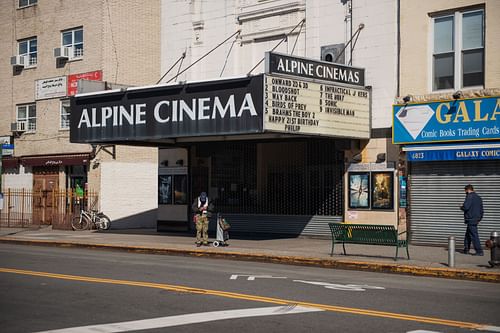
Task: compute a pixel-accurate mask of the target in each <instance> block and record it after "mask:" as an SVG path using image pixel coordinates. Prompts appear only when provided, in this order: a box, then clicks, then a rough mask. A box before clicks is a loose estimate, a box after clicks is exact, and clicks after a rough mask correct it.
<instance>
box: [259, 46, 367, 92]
mask: <svg viewBox="0 0 500 333" xmlns="http://www.w3.org/2000/svg"><path fill="white" fill-rule="evenodd" d="M266 73H267V74H273V73H276V74H285V75H291V76H295V77H297V76H298V77H303V78H309V79H317V80H322V81H331V82H334V83H344V84H349V85H355V86H360V87H364V86H365V70H364V69H362V68H355V67H350V66H343V65H340V64H335V63H332V62H327V61H317V60H312V59H305V58H299V57H291V56H288V55H284V54H279V53H271V52H267V53H266Z"/></svg>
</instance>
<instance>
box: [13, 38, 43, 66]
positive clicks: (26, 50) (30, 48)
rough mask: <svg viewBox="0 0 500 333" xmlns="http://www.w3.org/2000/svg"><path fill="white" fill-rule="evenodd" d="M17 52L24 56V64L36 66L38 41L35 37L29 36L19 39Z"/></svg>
mask: <svg viewBox="0 0 500 333" xmlns="http://www.w3.org/2000/svg"><path fill="white" fill-rule="evenodd" d="M17 48H18V50H17V52H18V53H17V54H19V55H20V56H23V57H25V59H26V61H25V66H27V67H29V66H36V63H37V59H38V42H37V38H36V37H34V38H29V39H23V40H20V41H19V42H18V43H17Z"/></svg>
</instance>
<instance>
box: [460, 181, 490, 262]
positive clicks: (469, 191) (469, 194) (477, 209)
mask: <svg viewBox="0 0 500 333" xmlns="http://www.w3.org/2000/svg"><path fill="white" fill-rule="evenodd" d="M460 209H461V210H463V211H464V222H465V224H466V225H467V231H466V232H465V239H464V253H465V254H467V253H469V249H470V245H471V242H472V244H473V245H474V249H475V250H476V253H474V254H473V255H475V256H482V255H484V253H483V249H482V247H481V242H480V241H479V234H478V232H477V225H478V223H479V222H480V221H481V220H482V219H483V200H482V199H481V197H480V196H479V195H477V193H476V192H474V187H473V186H472V185H470V184H469V185H467V186H465V201H464V203H463V205H462V207H460Z"/></svg>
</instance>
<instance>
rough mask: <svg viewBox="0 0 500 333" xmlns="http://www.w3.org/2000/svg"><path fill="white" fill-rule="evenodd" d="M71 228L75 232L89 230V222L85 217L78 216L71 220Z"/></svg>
mask: <svg viewBox="0 0 500 333" xmlns="http://www.w3.org/2000/svg"><path fill="white" fill-rule="evenodd" d="M71 228H73V230H87V229H88V228H89V220H88V219H87V218H86V217H85V216H81V215H77V216H75V217H73V219H72V220H71Z"/></svg>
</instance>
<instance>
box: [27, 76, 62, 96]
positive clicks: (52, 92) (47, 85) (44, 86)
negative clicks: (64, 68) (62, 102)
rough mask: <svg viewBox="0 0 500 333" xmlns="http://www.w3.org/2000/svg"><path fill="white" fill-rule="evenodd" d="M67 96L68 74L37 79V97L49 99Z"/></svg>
mask: <svg viewBox="0 0 500 333" xmlns="http://www.w3.org/2000/svg"><path fill="white" fill-rule="evenodd" d="M64 96H66V76H58V77H53V78H49V79H41V80H36V81H35V99H36V100H39V99H48V98H57V97H64Z"/></svg>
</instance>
